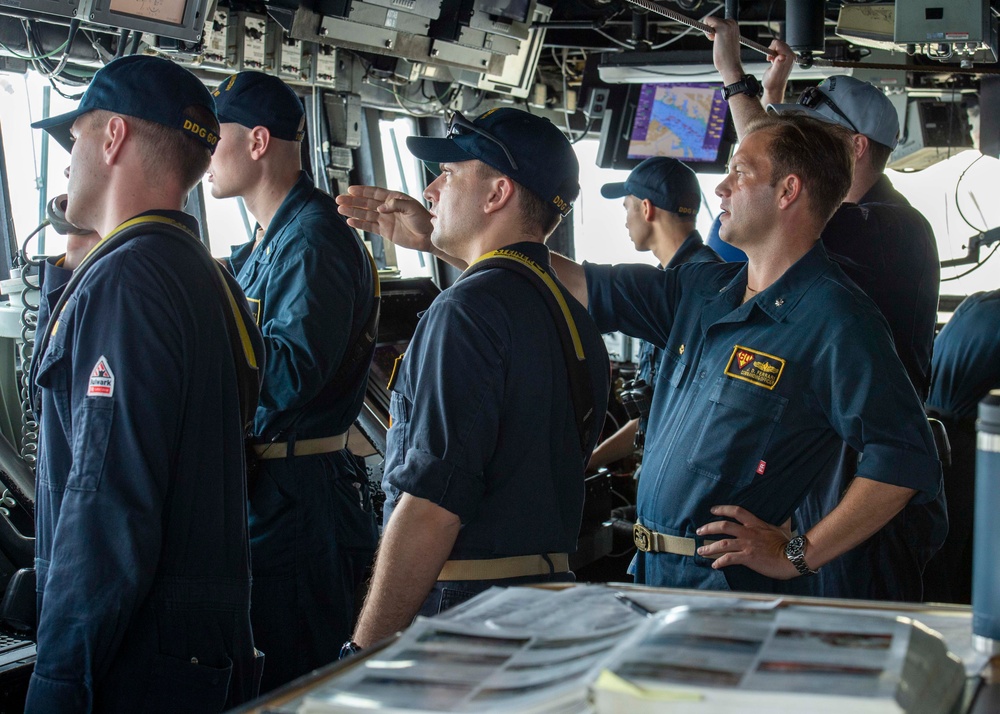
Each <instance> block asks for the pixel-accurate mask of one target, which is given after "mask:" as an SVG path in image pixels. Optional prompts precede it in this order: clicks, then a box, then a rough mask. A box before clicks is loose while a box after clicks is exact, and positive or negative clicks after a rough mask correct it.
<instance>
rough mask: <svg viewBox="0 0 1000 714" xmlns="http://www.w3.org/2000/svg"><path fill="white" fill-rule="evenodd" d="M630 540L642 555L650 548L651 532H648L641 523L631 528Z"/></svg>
mask: <svg viewBox="0 0 1000 714" xmlns="http://www.w3.org/2000/svg"><path fill="white" fill-rule="evenodd" d="M632 540H633V541H635V547H636V548H638V549H639V550H641V551H642V552H643V553H648V552H649V550H650V548H651V547H652V542H653V531H651V530H649V529H648V528H646V526H644V525H642V524H641V523H636V524H635V525H634V526H632Z"/></svg>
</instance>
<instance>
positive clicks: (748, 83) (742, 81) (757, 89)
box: [722, 74, 764, 101]
mask: <svg viewBox="0 0 1000 714" xmlns="http://www.w3.org/2000/svg"><path fill="white" fill-rule="evenodd" d="M734 94H746V95H749V96H751V97H760V96H763V94H764V88H763V87H762V86H761V84H760V82H758V81H757V78H756V77H754V76H753V75H752V74H744V75H743V76H742V77H740V78H739V80H738V81H736V82H733V83H732V84H727V85H726V86H725V87H723V88H722V98H723V99H725V100H726V101H729V98H730V97H731V96H733V95H734Z"/></svg>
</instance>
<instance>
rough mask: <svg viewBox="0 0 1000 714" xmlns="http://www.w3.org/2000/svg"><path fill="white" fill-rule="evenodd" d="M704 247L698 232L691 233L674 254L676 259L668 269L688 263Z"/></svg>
mask: <svg viewBox="0 0 1000 714" xmlns="http://www.w3.org/2000/svg"><path fill="white" fill-rule="evenodd" d="M704 245H705V244H704V243H703V242H702V240H701V234H700V233H698V231H691V232H690V233H689V234H688V237H687V238H685V239H684V242H683V243H681V247H680V248H678V249H677V252H676V253H674V257H673V258H671V259H670V261H669V262H668V263H667V267H668V268H676V267H677V266H678V265H682V264H683V263H687V262H688V261H689V260H691V258H692V256H694V255H695V254H696V253H697V252H698V251H699V250H700V249H701V248H702V247H703V246H704Z"/></svg>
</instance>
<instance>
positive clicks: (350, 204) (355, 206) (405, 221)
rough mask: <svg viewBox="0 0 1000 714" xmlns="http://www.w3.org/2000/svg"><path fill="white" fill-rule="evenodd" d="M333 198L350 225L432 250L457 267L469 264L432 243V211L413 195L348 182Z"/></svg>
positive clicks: (405, 245)
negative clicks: (340, 192)
mask: <svg viewBox="0 0 1000 714" xmlns="http://www.w3.org/2000/svg"><path fill="white" fill-rule="evenodd" d="M336 200H337V211H338V212H339V213H340V215H342V216H344V217H346V218H347V224H348V225H349V226H351V227H352V228H357V229H358V230H361V231H367V232H368V233H375V234H377V235H380V236H382V237H383V238H385V239H386V240H388V241H390V242H391V243H393V244H394V245H397V246H399V247H401V248H411V249H413V250H420V251H423V252H425V253H431V254H432V255H435V256H437V257H438V258H441V260H444V261H446V262H448V263H451V264H452V265H454V266H455V267H456V268H459V269H460V270H465V268H466V267H468V266H467V265H466V264H465V261H463V260H461V259H459V258H456V257H455V256H453V255H450V254H448V253H445V252H444V251H442V250H439V249H438V248H437V247H436V246H435V245H434V244H433V243H431V232H432V231H433V226H432V225H431V214H430V212H429V211H428V210H427V209H426V208H424V206H423V204H421V203H420V201H418V200H417V199H415V198H413V197H412V196H408V195H406V194H405V193H401V192H399V191H390V190H388V189H385V188H381V187H379V186H349V187H348V189H347V193H342V194H340V195H339V196H337V199H336Z"/></svg>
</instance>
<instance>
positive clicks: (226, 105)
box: [212, 72, 303, 141]
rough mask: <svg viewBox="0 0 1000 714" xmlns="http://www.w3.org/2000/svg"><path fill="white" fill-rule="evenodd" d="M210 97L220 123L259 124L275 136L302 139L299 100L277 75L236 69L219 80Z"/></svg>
mask: <svg viewBox="0 0 1000 714" xmlns="http://www.w3.org/2000/svg"><path fill="white" fill-rule="evenodd" d="M212 96H214V97H215V103H216V105H217V106H218V107H219V121H220V122H222V123H223V124H229V123H233V124H241V125H243V126H245V127H247V128H248V129H253V128H254V127H255V126H263V127H265V128H267V130H268V131H269V132H271V136H273V137H276V138H278V139H284V140H285V141H302V137H303V131H302V116H303V110H302V102H300V101H299V98H298V96H296V94H295V92H293V91H292V88H291V87H289V86H288V85H287V84H285V83H284V82H282V81H281V80H280V79H278V78H277V77H272V76H271V75H269V74H264V73H263V72H240V73H239V74H234V75H232V76H230V77H227V78H226V79H225V80H223V82H222V83H221V84H220V85H219V86H218V88H217V89H216V90H215V91H214V92H212Z"/></svg>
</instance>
